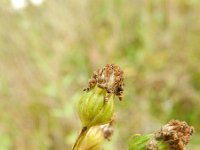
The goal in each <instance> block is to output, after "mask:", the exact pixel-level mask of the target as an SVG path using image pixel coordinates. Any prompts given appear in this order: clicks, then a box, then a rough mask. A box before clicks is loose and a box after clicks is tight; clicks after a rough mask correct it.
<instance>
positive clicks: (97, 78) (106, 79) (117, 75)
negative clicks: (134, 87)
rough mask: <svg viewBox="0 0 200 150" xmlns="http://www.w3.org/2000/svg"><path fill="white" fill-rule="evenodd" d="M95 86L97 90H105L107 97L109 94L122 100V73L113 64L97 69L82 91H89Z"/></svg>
mask: <svg viewBox="0 0 200 150" xmlns="http://www.w3.org/2000/svg"><path fill="white" fill-rule="evenodd" d="M96 85H97V86H98V87H99V88H102V89H105V90H106V91H107V93H108V97H109V96H110V94H115V95H116V96H117V97H118V98H119V100H122V97H123V90H124V78H123V71H122V70H121V69H120V67H118V66H117V65H115V64H107V65H106V66H105V67H104V68H103V69H98V70H97V71H95V72H94V73H93V75H92V78H91V79H90V80H89V84H88V87H87V88H85V89H84V90H85V91H89V90H90V89H92V88H93V87H95V86H96ZM108 97H107V98H105V100H106V99H108Z"/></svg>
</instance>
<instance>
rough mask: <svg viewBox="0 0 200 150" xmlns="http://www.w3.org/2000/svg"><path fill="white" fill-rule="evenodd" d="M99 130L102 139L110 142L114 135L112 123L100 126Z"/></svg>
mask: <svg viewBox="0 0 200 150" xmlns="http://www.w3.org/2000/svg"><path fill="white" fill-rule="evenodd" d="M101 128H102V132H103V136H104V138H105V139H107V140H108V141H110V140H111V138H112V135H113V133H114V127H113V121H111V122H110V123H109V124H105V125H102V126H101Z"/></svg>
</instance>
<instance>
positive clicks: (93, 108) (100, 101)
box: [77, 87, 114, 127]
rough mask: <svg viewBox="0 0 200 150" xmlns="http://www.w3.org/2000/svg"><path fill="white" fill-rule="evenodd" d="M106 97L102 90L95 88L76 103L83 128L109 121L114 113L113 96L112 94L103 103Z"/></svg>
mask: <svg viewBox="0 0 200 150" xmlns="http://www.w3.org/2000/svg"><path fill="white" fill-rule="evenodd" d="M106 95H107V93H106V91H105V90H104V89H101V88H99V87H95V88H94V89H92V90H91V91H89V92H88V93H85V94H84V95H83V97H82V98H81V99H80V100H79V101H78V104H77V110H78V114H79V117H80V119H81V122H82V124H83V126H86V127H91V126H95V125H101V124H106V123H108V122H110V121H111V118H112V116H113V112H114V102H113V100H114V95H113V94H112V95H111V96H110V97H109V99H108V102H105V100H104V98H105V97H106Z"/></svg>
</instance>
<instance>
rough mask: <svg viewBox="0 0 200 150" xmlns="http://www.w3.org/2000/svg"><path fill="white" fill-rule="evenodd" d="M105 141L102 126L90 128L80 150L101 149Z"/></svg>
mask: <svg viewBox="0 0 200 150" xmlns="http://www.w3.org/2000/svg"><path fill="white" fill-rule="evenodd" d="M103 141H104V136H103V132H102V129H101V127H100V126H94V127H92V128H90V130H89V131H88V133H87V135H86V136H85V138H84V140H83V142H82V144H81V147H80V150H101V149H102V145H103Z"/></svg>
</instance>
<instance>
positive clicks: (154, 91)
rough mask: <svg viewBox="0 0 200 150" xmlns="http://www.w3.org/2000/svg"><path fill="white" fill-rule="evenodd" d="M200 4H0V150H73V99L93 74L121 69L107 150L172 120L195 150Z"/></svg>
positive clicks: (58, 0)
mask: <svg viewBox="0 0 200 150" xmlns="http://www.w3.org/2000/svg"><path fill="white" fill-rule="evenodd" d="M199 44H200V1H199V0H190V1H188V0H151V1H150V0H149V1H147V0H46V1H45V0H44V1H43V0H1V1H0V150H69V149H70V148H71V146H72V144H73V143H74V141H75V139H76V137H77V135H78V132H79V130H80V121H79V118H78V116H77V114H76V110H75V103H76V101H77V100H78V99H79V97H80V96H81V95H82V93H83V92H82V89H83V88H84V87H85V86H86V85H87V81H88V78H89V77H90V76H91V74H92V72H93V70H96V69H97V68H99V67H103V66H104V65H105V64H107V63H115V64H117V65H119V66H120V67H121V68H123V70H124V72H125V83H126V87H125V97H124V100H123V101H122V102H120V101H118V100H117V99H116V101H115V105H116V116H117V117H116V125H115V133H114V136H113V140H112V141H111V142H106V144H105V149H106V150H124V149H126V148H127V142H128V139H129V137H130V136H131V135H132V134H135V133H141V134H142V133H152V132H154V131H155V130H157V129H159V128H160V127H161V125H163V124H165V123H167V122H168V121H169V120H171V119H179V120H185V121H187V122H188V124H189V125H193V126H194V127H195V129H196V133H195V134H194V136H193V138H192V140H191V143H190V144H189V147H188V149H189V150H198V149H200V49H199V48H200V47H199Z"/></svg>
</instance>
